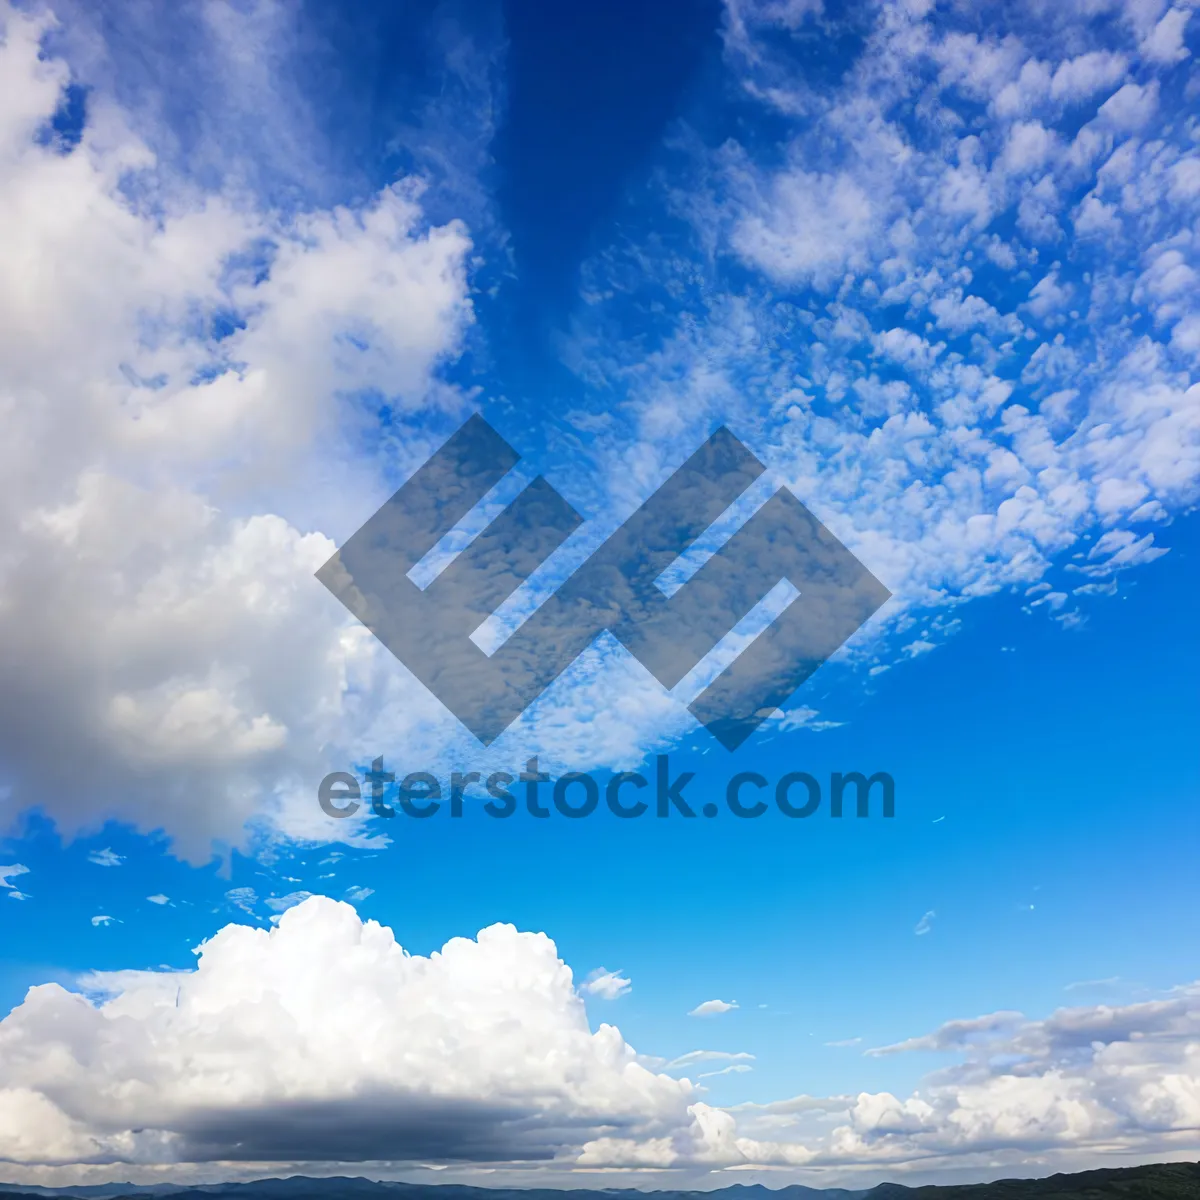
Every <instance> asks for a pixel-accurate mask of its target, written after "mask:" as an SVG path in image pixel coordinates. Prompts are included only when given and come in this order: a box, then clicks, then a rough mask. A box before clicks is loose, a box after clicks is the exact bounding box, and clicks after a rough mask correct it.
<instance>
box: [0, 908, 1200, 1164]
mask: <svg viewBox="0 0 1200 1200" xmlns="http://www.w3.org/2000/svg"><path fill="white" fill-rule="evenodd" d="M197 953H198V956H199V958H198V962H197V966H196V969H195V970H192V971H115V972H97V973H93V974H91V975H88V976H85V977H83V978H82V979H81V980H80V981H79V987H80V988H81V989H82V990H81V991H80V992H72V991H68V990H66V989H64V988H63V987H61V986H60V985H58V984H44V985H41V986H38V987H34V988H32V989H30V991H29V993H28V994H27V996H26V998H25V1001H24V1003H22V1004H21V1005H19V1006H18V1007H17V1008H15V1009H14V1010H13V1011H12V1012H11V1013H10V1014H9V1015H8V1016H7V1017H6V1018H5V1019H4V1020H3V1021H0V1157H3V1158H5V1159H7V1160H8V1161H9V1162H10V1164H11V1165H10V1171H14V1170H15V1171H16V1172H17V1173H18V1174H22V1173H23V1175H24V1177H27V1178H28V1179H29V1180H30V1181H32V1180H33V1179H34V1178H42V1177H44V1176H42V1175H38V1174H37V1172H38V1171H40V1170H41V1169H42V1168H41V1167H39V1166H38V1164H55V1163H57V1164H83V1163H92V1164H104V1163H110V1164H111V1163H121V1164H128V1165H122V1167H121V1170H122V1171H123V1172H124V1171H127V1170H135V1168H140V1169H142V1170H144V1171H150V1170H158V1171H161V1169H162V1167H163V1166H169V1165H170V1164H181V1165H183V1164H186V1163H189V1162H191V1163H201V1162H208V1163H213V1164H225V1165H224V1166H223V1167H222V1168H221V1169H226V1170H231V1169H232V1166H231V1164H232V1163H233V1162H240V1163H246V1164H252V1163H258V1164H261V1166H260V1170H262V1171H264V1172H267V1171H270V1170H271V1164H272V1163H274V1164H279V1163H288V1164H304V1163H309V1164H322V1163H323V1164H325V1166H324V1167H323V1168H322V1170H325V1171H327V1170H329V1169H331V1165H332V1164H336V1163H342V1162H344V1163H354V1162H376V1163H385V1162H386V1163H391V1164H393V1169H394V1165H395V1164H398V1163H404V1162H414V1161H415V1162H424V1163H434V1164H438V1163H442V1164H445V1163H477V1164H479V1163H490V1164H497V1165H499V1166H501V1167H503V1166H505V1165H516V1164H522V1163H524V1164H526V1167H525V1170H526V1172H527V1171H528V1169H529V1166H530V1165H536V1164H539V1163H540V1164H542V1169H544V1170H552V1171H557V1172H564V1173H569V1172H570V1171H572V1170H575V1169H579V1168H585V1169H590V1168H595V1167H617V1166H620V1167H638V1168H642V1169H645V1170H658V1169H662V1168H668V1167H669V1168H701V1169H702V1168H712V1167H751V1166H754V1165H761V1166H798V1165H808V1166H812V1167H814V1168H825V1169H828V1170H832V1171H842V1172H844V1171H846V1170H860V1169H871V1168H872V1166H874V1167H876V1168H877V1167H878V1166H879V1165H881V1164H892V1165H899V1164H906V1163H916V1162H922V1163H924V1164H925V1166H926V1168H927V1169H929V1168H930V1164H933V1169H937V1167H938V1166H939V1165H940V1166H948V1165H951V1164H958V1165H960V1166H961V1165H963V1164H969V1163H974V1164H981V1163H984V1162H988V1161H990V1162H992V1163H993V1164H998V1163H1002V1164H1011V1163H1018V1162H1022V1161H1028V1158H1029V1156H1030V1155H1031V1154H1036V1155H1037V1157H1038V1161H1039V1162H1040V1163H1041V1164H1042V1165H1043V1166H1047V1165H1049V1164H1063V1165H1070V1164H1071V1163H1072V1162H1075V1163H1076V1164H1078V1161H1079V1160H1078V1159H1077V1158H1076V1159H1072V1155H1085V1154H1086V1155H1087V1156H1088V1157H1087V1161H1088V1162H1089V1163H1090V1164H1092V1165H1094V1163H1095V1161H1096V1158H1097V1156H1098V1155H1101V1154H1103V1153H1104V1152H1106V1151H1110V1152H1111V1151H1116V1152H1119V1153H1120V1154H1121V1155H1122V1157H1123V1159H1126V1160H1127V1159H1128V1157H1129V1156H1131V1155H1140V1156H1143V1157H1146V1156H1153V1155H1156V1154H1159V1155H1162V1154H1174V1153H1178V1152H1179V1150H1180V1148H1184V1149H1186V1148H1187V1146H1188V1144H1189V1141H1188V1139H1194V1136H1195V1132H1196V1130H1197V1129H1198V1128H1200V986H1196V985H1193V986H1191V987H1186V988H1180V989H1177V990H1175V991H1173V992H1170V993H1168V994H1166V995H1165V996H1164V997H1162V998H1159V999H1155V1000H1149V1001H1144V1002H1141V1003H1136V1004H1129V1005H1125V1006H1109V1005H1098V1006H1094V1007H1084V1008H1069V1009H1062V1010H1059V1011H1058V1012H1056V1013H1053V1014H1052V1015H1051V1016H1049V1017H1047V1018H1045V1019H1042V1020H1030V1019H1028V1018H1026V1017H1024V1016H1022V1014H1020V1013H1017V1012H997V1013H991V1014H987V1015H985V1016H982V1017H976V1018H968V1019H964V1020H957V1021H951V1022H947V1023H946V1024H945V1025H943V1026H942V1027H940V1028H939V1029H937V1030H934V1031H933V1032H932V1033H930V1034H927V1035H924V1036H921V1037H915V1038H910V1039H908V1040H907V1041H904V1042H901V1043H898V1044H896V1045H893V1046H885V1047H881V1048H878V1049H875V1050H871V1051H868V1053H869V1054H872V1055H877V1056H878V1055H896V1054H914V1053H924V1052H936V1053H939V1054H942V1055H946V1054H949V1055H952V1056H954V1057H955V1058H956V1059H957V1060H958V1061H957V1062H956V1064H955V1065H952V1066H950V1067H947V1068H942V1069H941V1070H939V1071H938V1072H936V1073H935V1074H933V1075H931V1076H929V1077H928V1078H927V1079H925V1080H924V1081H923V1082H922V1084H921V1086H920V1088H919V1089H918V1090H917V1091H916V1092H914V1093H912V1094H911V1095H909V1096H895V1095H892V1094H890V1093H887V1092H880V1093H861V1094H858V1095H856V1096H829V1097H814V1096H807V1095H800V1096H796V1097H794V1098H792V1099H788V1100H781V1101H777V1102H773V1103H769V1104H741V1105H737V1106H735V1107H733V1108H729V1109H720V1108H717V1107H713V1106H712V1105H710V1104H707V1103H705V1102H704V1101H703V1100H702V1099H701V1098H700V1091H699V1089H698V1088H697V1087H696V1086H695V1085H693V1084H692V1083H691V1082H689V1081H688V1080H687V1079H677V1078H674V1077H672V1076H670V1075H668V1074H666V1073H665V1072H667V1071H690V1070H693V1069H695V1068H702V1067H708V1066H710V1065H711V1068H712V1069H711V1070H704V1071H702V1072H700V1074H702V1075H704V1076H707V1077H711V1076H715V1075H717V1074H720V1073H724V1072H731V1071H741V1070H745V1069H747V1068H749V1066H750V1064H751V1063H753V1062H754V1061H755V1060H754V1056H753V1055H750V1054H746V1053H744V1052H731V1051H719V1050H694V1051H691V1052H689V1053H687V1054H684V1055H682V1056H680V1057H679V1058H676V1059H674V1060H673V1061H671V1062H669V1063H665V1064H664V1063H663V1062H662V1060H661V1059H651V1058H646V1057H643V1056H641V1055H639V1054H637V1053H635V1051H634V1050H633V1049H632V1048H631V1047H630V1046H629V1045H628V1044H627V1043H626V1042H625V1041H624V1039H623V1038H622V1036H621V1034H620V1033H619V1032H618V1031H617V1030H616V1029H615V1028H614V1027H612V1026H611V1025H607V1024H601V1025H599V1026H598V1027H597V1028H596V1029H595V1030H593V1029H592V1028H591V1027H590V1025H589V1023H588V1019H587V1013H586V1008H585V1005H584V1000H583V996H582V994H581V993H582V992H583V991H584V990H585V989H583V988H577V987H576V986H575V983H574V979H573V976H572V972H571V970H570V968H569V967H568V966H567V965H566V964H565V963H564V962H563V961H562V960H561V959H560V958H559V957H558V953H557V950H556V949H555V946H554V943H553V942H552V941H550V939H549V938H548V937H546V936H545V935H544V934H540V933H521V932H518V931H517V930H516V929H514V928H513V927H512V926H509V925H494V926H491V927H490V928H488V929H484V930H483V931H481V932H480V933H479V935H478V936H477V937H476V938H474V939H468V938H455V939H453V940H451V941H450V942H447V943H446V945H445V946H443V947H442V949H441V950H440V951H437V952H435V953H433V954H431V955H429V956H428V957H423V956H420V955H412V954H409V953H408V952H407V951H405V950H404V949H403V948H402V947H401V946H400V945H399V944H398V943H397V942H396V940H395V938H394V936H393V934H392V932H391V930H389V929H387V928H385V927H383V926H381V925H379V924H377V923H376V922H374V921H362V920H361V919H360V918H359V917H358V915H357V914H356V913H355V911H354V910H353V909H352V908H351V907H350V906H349V905H347V904H342V903H338V902H336V901H333V900H329V899H326V898H324V897H319V896H316V897H310V898H308V899H307V900H305V901H303V902H302V903H300V904H297V905H295V906H293V907H290V908H288V909H287V910H286V911H285V912H284V913H283V915H282V917H281V918H280V920H279V922H278V924H277V925H276V926H275V927H274V928H272V929H270V930H264V929H257V928H251V927H249V926H244V925H228V926H226V927H225V928H223V929H221V930H220V931H219V932H218V933H217V934H216V935H215V936H213V937H212V938H210V939H209V940H208V941H206V942H205V943H204V944H203V945H202V946H201V947H200V948H199V950H198V952H197ZM719 1003H720V1004H722V1006H723V1007H724V1008H726V1009H727V1008H729V1007H731V1006H730V1005H729V1004H728V1003H726V1002H719ZM855 1040H857V1039H855ZM845 1044H850V1043H845ZM980 1156H987V1157H986V1158H981V1157H980ZM277 1169H278V1168H277V1167H276V1170H277ZM81 1177H82V1176H81ZM523 1177H524V1178H525V1179H528V1178H529V1176H528V1174H527V1173H526V1174H525V1175H524V1176H523ZM57 1178H58V1179H59V1181H60V1182H61V1181H65V1180H66V1179H67V1178H68V1176H67V1175H63V1174H62V1173H61V1172H60V1174H59V1175H58V1176H57Z"/></svg>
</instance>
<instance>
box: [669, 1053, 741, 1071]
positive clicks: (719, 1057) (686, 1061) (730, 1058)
mask: <svg viewBox="0 0 1200 1200" xmlns="http://www.w3.org/2000/svg"><path fill="white" fill-rule="evenodd" d="M753 1061H754V1055H753V1054H747V1053H746V1052H745V1051H738V1052H736V1053H730V1052H729V1051H728V1050H689V1051H688V1052H687V1053H686V1054H681V1055H680V1056H679V1057H678V1058H673V1059H672V1060H671V1061H670V1062H669V1063H667V1064H666V1066H665V1067H664V1068H663V1070H665V1071H675V1070H680V1069H682V1068H684V1067H693V1066H695V1065H696V1064H697V1063H704V1062H729V1063H736V1062H753Z"/></svg>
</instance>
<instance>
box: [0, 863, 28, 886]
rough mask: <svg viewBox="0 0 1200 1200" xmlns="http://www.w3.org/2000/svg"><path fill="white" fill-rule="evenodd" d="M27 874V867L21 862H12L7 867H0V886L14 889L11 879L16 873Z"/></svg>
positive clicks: (14, 877)
mask: <svg viewBox="0 0 1200 1200" xmlns="http://www.w3.org/2000/svg"><path fill="white" fill-rule="evenodd" d="M28 874H29V868H28V867H27V866H24V865H23V864H22V863H13V864H11V865H10V866H7V867H0V887H6V888H12V889H13V891H16V888H15V887H13V884H12V882H11V881H12V880H14V879H16V877H17V876H18V875H28Z"/></svg>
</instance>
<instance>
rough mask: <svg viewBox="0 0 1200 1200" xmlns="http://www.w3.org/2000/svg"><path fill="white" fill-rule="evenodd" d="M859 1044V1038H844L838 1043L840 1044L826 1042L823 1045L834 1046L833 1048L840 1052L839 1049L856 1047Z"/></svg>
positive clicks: (860, 1040)
mask: <svg viewBox="0 0 1200 1200" xmlns="http://www.w3.org/2000/svg"><path fill="white" fill-rule="evenodd" d="M861 1042H862V1038H860V1037H853V1038H844V1039H843V1040H842V1041H840V1042H826V1043H825V1045H827V1046H834V1047H836V1048H837V1049H839V1050H840V1049H841V1048H842V1047H844V1046H857V1045H859V1044H860V1043H861Z"/></svg>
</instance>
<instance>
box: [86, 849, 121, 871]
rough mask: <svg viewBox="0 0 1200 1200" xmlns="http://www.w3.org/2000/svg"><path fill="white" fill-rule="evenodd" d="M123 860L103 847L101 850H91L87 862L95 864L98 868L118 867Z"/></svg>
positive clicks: (114, 852) (113, 851)
mask: <svg viewBox="0 0 1200 1200" xmlns="http://www.w3.org/2000/svg"><path fill="white" fill-rule="evenodd" d="M124 861H125V858H124V856H123V855H120V854H118V853H117V852H116V851H115V850H110V849H109V847H107V846H105V847H104V849H103V850H93V851H92V853H91V854H89V855H88V862H90V863H95V864H96V866H98V867H119V866H120V865H121V864H122V863H123V862H124Z"/></svg>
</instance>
